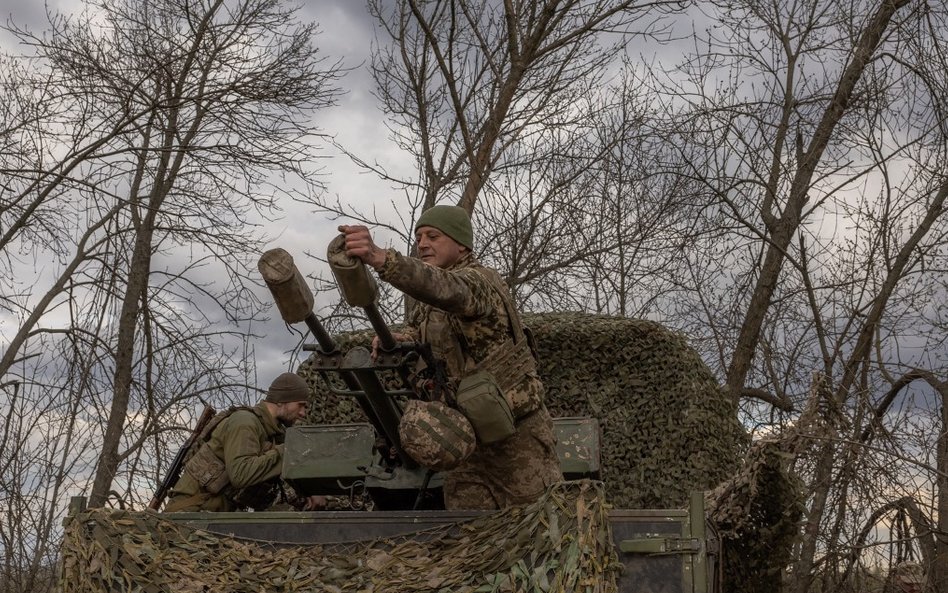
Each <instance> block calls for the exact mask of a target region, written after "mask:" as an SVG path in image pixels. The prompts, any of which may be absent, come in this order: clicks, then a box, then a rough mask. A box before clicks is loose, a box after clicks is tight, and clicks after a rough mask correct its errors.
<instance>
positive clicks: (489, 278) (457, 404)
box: [339, 206, 563, 510]
mask: <svg viewBox="0 0 948 593" xmlns="http://www.w3.org/2000/svg"><path fill="white" fill-rule="evenodd" d="M339 230H340V231H341V232H342V233H344V234H345V235H346V245H345V247H346V252H347V253H348V255H350V256H352V257H357V258H359V259H361V260H362V261H363V262H365V263H366V264H367V265H370V266H372V267H373V268H374V269H375V270H376V271H377V272H378V275H379V278H381V279H382V280H383V281H386V282H388V283H389V284H391V285H392V286H394V287H396V288H398V289H399V290H401V291H402V292H404V293H405V294H406V295H408V296H410V297H412V298H414V299H415V300H417V301H418V302H419V305H418V306H417V307H416V308H415V309H414V312H413V314H412V316H411V318H410V319H409V320H408V324H407V325H408V328H409V329H408V330H407V333H406V334H403V335H399V336H397V337H398V338H399V339H402V340H412V341H419V340H420V341H421V342H425V343H428V344H430V345H431V350H432V353H433V354H434V355H435V357H437V358H440V359H442V360H444V361H445V363H446V367H447V374H448V377H449V382H450V383H451V387H453V388H454V389H453V391H454V393H456V396H455V397H450V398H449V399H450V400H454V401H447V402H446V403H447V404H450V407H449V408H448V407H447V406H445V405H444V404H443V403H439V404H437V405H435V404H433V403H432V404H431V405H429V406H427V407H422V405H421V404H419V405H415V406H414V407H411V406H410V407H409V408H407V409H406V413H405V417H403V421H402V425H401V426H400V432H401V433H402V434H403V445H405V447H406V450H408V451H409V453H410V454H412V456H413V457H415V459H416V460H417V461H419V462H420V463H423V464H425V465H428V467H433V468H434V469H439V470H450V471H449V472H448V473H447V474H446V475H445V482H444V495H445V506H446V507H447V508H448V509H452V510H453V509H500V508H506V507H508V506H510V505H516V504H526V503H529V502H532V501H534V500H536V499H537V498H538V497H539V496H540V495H541V494H542V493H543V492H544V490H545V489H546V488H547V487H548V486H550V485H551V484H553V483H555V482H557V481H561V480H562V479H563V475H562V472H561V471H560V466H559V461H558V458H557V456H556V451H555V439H554V435H553V420H552V418H551V417H550V414H549V412H548V411H547V409H546V407H545V406H544V404H543V384H542V382H541V381H540V378H539V376H538V375H537V372H536V362H535V360H534V358H533V354H532V352H531V350H530V348H529V345H528V343H527V339H526V337H525V335H524V331H523V326H522V325H521V321H520V316H519V314H518V313H517V311H516V310H515V308H514V307H513V303H512V300H511V298H510V294H509V291H508V289H507V286H506V285H505V284H504V282H503V280H501V278H500V276H499V274H497V272H496V271H494V270H492V269H490V268H486V267H484V266H482V265H481V264H480V263H478V261H477V259H476V258H475V257H474V255H473V253H472V249H473V245H474V236H473V230H472V228H471V219H470V217H469V216H468V214H467V212H466V211H465V210H464V209H463V208H460V207H457V206H434V207H432V208H429V209H428V210H426V211H425V212H424V213H422V215H421V217H420V218H419V219H418V223H417V224H416V225H415V240H416V242H417V248H418V259H416V258H411V257H405V256H402V255H400V254H399V253H398V252H396V251H395V250H394V249H388V250H383V249H381V248H379V247H378V246H376V245H375V243H374V242H373V240H372V235H371V233H370V231H369V229H368V228H366V227H364V226H347V225H343V226H340V227H339ZM449 391H451V390H449ZM416 403H417V402H416ZM445 408H447V409H445ZM458 409H459V410H460V411H461V412H462V413H463V417H462V418H461V421H462V422H464V424H467V422H466V421H464V417H466V418H467V420H469V421H470V424H471V425H472V426H473V429H474V433H476V435H477V444H476V448H475V447H473V446H471V447H469V448H467V445H469V443H467V442H466V441H468V440H470V441H471V442H473V437H468V436H467V431H466V430H461V427H458V425H457V422H456V421H455V420H454V419H452V418H451V417H450V416H448V415H446V414H445V412H451V413H455V414H456V412H453V411H454V410H458ZM410 414H411V415H412V416H411V419H409V415H410ZM419 414H420V416H419ZM406 420H407V421H408V422H407V424H410V425H411V426H409V427H408V428H407V429H406V427H405V426H404V425H405V424H406ZM435 421H437V424H438V426H439V427H440V428H439V429H438V430H436V431H434V432H436V433H437V434H431V432H432V429H431V428H430V426H431V425H432V424H434V423H436V422H435ZM426 430H427V431H428V434H429V436H431V437H432V438H430V439H428V441H427V444H428V445H431V446H436V447H440V448H441V449H443V452H444V453H445V456H444V457H442V458H440V461H442V462H441V463H439V464H438V465H440V467H435V466H434V465H433V463H432V462H430V461H429V462H427V463H426V462H425V461H424V460H423V459H419V458H418V457H419V455H423V454H424V453H425V452H424V451H423V449H424V447H425V445H424V444H422V445H421V446H417V444H416V446H415V447H414V450H413V449H412V445H413V443H411V442H404V441H405V438H404V435H406V434H408V435H415V436H417V435H419V434H421V435H422V436H424V434H423V433H424V431H426ZM450 435H453V438H452V437H451V436H450ZM446 436H447V437H448V438H445V437H446ZM456 445H457V446H456ZM419 450H420V451H419ZM470 450H473V453H470ZM414 451H419V453H418V454H416V453H415V452H414ZM444 458H447V459H449V460H450V462H449V463H448V462H443V460H444Z"/></svg>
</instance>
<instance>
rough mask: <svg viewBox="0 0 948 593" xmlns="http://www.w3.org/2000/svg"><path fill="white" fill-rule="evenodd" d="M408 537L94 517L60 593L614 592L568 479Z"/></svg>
mask: <svg viewBox="0 0 948 593" xmlns="http://www.w3.org/2000/svg"><path fill="white" fill-rule="evenodd" d="M424 533H425V536H426V537H424V538H419V539H420V540H423V541H419V540H409V539H406V538H400V539H384V540H376V541H372V542H365V543H362V544H352V545H349V546H346V547H345V548H341V547H328V546H327V547H323V546H319V545H307V546H302V545H293V546H278V545H275V544H274V543H272V542H260V541H253V540H246V539H243V540H241V539H235V538H230V537H223V536H220V535H218V534H213V533H210V532H206V531H201V530H197V529H192V528H189V527H186V526H183V525H180V524H176V523H173V522H171V521H167V520H165V519H162V518H161V516H160V515H158V514H155V513H153V512H149V511H145V512H131V511H114V510H104V509H96V510H92V511H87V512H84V513H81V514H79V515H78V516H76V517H75V518H74V519H73V520H72V521H70V522H69V524H68V525H67V528H66V535H65V537H64V540H63V545H62V558H63V564H62V579H61V585H62V589H61V590H62V593H73V592H76V593H79V592H81V593H100V592H102V593H105V592H109V591H140V592H142V593H159V592H164V591H175V592H176V593H198V592H208V593H216V592H221V593H223V592H228V593H230V592H234V593H241V592H246V593H257V592H259V591H298V592H317V591H319V592H330V593H331V592H342V591H352V592H359V593H383V592H393V593H394V592H402V591H416V592H445V591H452V592H469V593H474V592H480V591H484V592H487V591H509V592H520V591H523V592H526V591H550V592H554V591H556V592H564V593H565V592H569V593H572V592H573V591H586V592H588V593H614V592H616V591H617V585H616V579H617V571H618V569H619V564H618V561H617V559H616V556H615V552H614V550H613V547H612V545H611V539H612V536H611V533H610V531H609V522H608V518H607V507H606V505H605V503H604V496H603V492H602V488H601V484H600V483H598V482H590V481H580V482H569V483H566V484H561V485H558V486H555V487H553V488H551V489H550V490H549V491H548V492H547V493H546V494H545V495H544V496H543V497H542V498H541V499H540V500H539V501H537V502H536V503H534V504H531V505H529V506H525V507H515V508H512V509H508V510H506V511H500V512H497V513H493V514H490V515H486V516H484V517H481V518H478V519H474V520H471V521H468V522H464V523H457V524H454V525H449V526H444V527H439V528H436V529H430V530H426V531H425V532H424Z"/></svg>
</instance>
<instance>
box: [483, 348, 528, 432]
mask: <svg viewBox="0 0 948 593" xmlns="http://www.w3.org/2000/svg"><path fill="white" fill-rule="evenodd" d="M478 371H485V372H487V373H489V374H490V376H492V377H493V378H494V381H495V382H496V384H497V388H498V389H499V390H500V392H501V393H502V394H503V395H504V398H505V399H506V400H507V405H508V406H509V408H510V411H511V412H512V413H513V417H514V418H515V419H518V420H519V419H520V418H523V417H524V416H526V415H528V414H530V413H532V412H535V411H536V410H537V409H539V408H540V406H541V405H542V403H543V402H542V401H540V398H539V397H538V394H535V393H534V391H533V390H529V389H522V388H521V389H518V387H520V386H521V385H520V384H521V383H522V382H523V381H525V380H527V379H528V378H529V377H530V376H531V375H533V376H536V372H537V367H536V360H535V359H534V358H533V353H532V352H531V351H530V347H529V345H528V344H527V341H526V340H521V341H519V342H516V343H514V342H513V341H512V340H509V341H508V342H507V343H505V344H504V345H503V346H502V347H500V348H497V349H496V350H495V351H494V352H493V353H491V355H490V356H488V357H487V358H486V359H484V360H483V361H482V362H481V363H480V364H478V365H477V370H476V371H475V372H474V373H472V374H477V372H478Z"/></svg>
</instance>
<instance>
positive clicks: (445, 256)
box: [415, 226, 467, 268]
mask: <svg viewBox="0 0 948 593" xmlns="http://www.w3.org/2000/svg"><path fill="white" fill-rule="evenodd" d="M415 243H416V244H417V245H418V257H419V258H421V261H423V262H425V263H426V264H430V265H432V266H435V267H436V268H447V267H450V266H451V265H452V264H454V263H455V262H456V261H458V260H459V259H461V256H462V255H464V252H465V251H467V247H464V246H463V245H461V244H459V243H457V242H456V241H455V240H454V239H452V238H451V237H449V236H447V235H445V234H444V233H442V232H441V231H439V230H438V229H436V228H434V227H430V226H423V227H418V230H417V231H415Z"/></svg>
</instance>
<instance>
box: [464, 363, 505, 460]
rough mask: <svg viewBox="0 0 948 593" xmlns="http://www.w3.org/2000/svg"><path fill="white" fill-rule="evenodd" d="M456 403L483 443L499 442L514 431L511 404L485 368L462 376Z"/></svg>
mask: <svg viewBox="0 0 948 593" xmlns="http://www.w3.org/2000/svg"><path fill="white" fill-rule="evenodd" d="M456 405H457V407H458V410H460V411H461V413H462V414H464V416H465V417H466V418H467V419H468V421H470V423H471V425H472V426H473V427H474V433H475V434H477V440H478V441H480V442H482V443H484V444H491V443H497V442H500V441H502V440H504V439H506V438H508V437H510V436H512V435H513V434H514V432H516V428H515V427H514V415H513V412H512V411H511V410H510V404H509V403H508V402H507V398H506V397H504V394H503V392H502V391H501V390H500V386H499V385H497V381H496V380H494V376H493V375H491V374H490V373H488V372H487V371H483V370H480V371H475V372H473V373H471V374H469V375H467V376H466V377H464V378H463V379H461V383H460V384H459V385H458V391H457V398H456Z"/></svg>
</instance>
